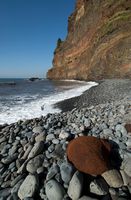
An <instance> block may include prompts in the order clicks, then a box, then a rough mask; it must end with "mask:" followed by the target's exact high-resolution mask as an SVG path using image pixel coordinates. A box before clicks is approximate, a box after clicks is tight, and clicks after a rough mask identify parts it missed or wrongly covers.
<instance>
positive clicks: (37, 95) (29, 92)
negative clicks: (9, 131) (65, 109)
mask: <svg viewBox="0 0 131 200" xmlns="http://www.w3.org/2000/svg"><path fill="white" fill-rule="evenodd" d="M95 85H97V83H95V82H84V81H75V80H72V81H69V80H65V81H50V80H47V79H41V80H36V81H33V82H31V81H29V80H28V79H0V124H5V123H8V124H11V123H13V122H16V121H18V120H26V119H31V118H35V117H40V116H45V115H47V114H48V113H55V112H61V110H60V109H59V108H54V107H53V105H54V104H55V103H57V102H59V101H62V100H65V99H68V98H72V97H75V96H79V95H81V94H82V93H83V92H84V91H86V90H88V89H89V88H91V87H92V86H95Z"/></svg>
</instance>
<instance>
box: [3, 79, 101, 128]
mask: <svg viewBox="0 0 131 200" xmlns="http://www.w3.org/2000/svg"><path fill="white" fill-rule="evenodd" d="M96 85H98V83H96V82H85V84H84V85H81V86H80V85H79V86H77V87H75V88H73V89H70V90H66V91H63V92H59V93H56V94H52V95H50V96H45V97H43V98H41V99H39V100H33V101H31V102H29V103H26V104H24V103H21V105H20V104H19V105H16V106H13V107H12V108H10V109H8V110H6V111H3V112H1V113H0V124H4V123H8V124H11V123H13V122H16V121H18V120H20V119H21V120H25V119H31V118H35V117H40V116H42V115H43V116H45V115H47V114H48V113H58V112H60V111H61V110H60V109H58V108H53V105H54V104H55V103H57V102H59V101H62V100H65V99H69V98H72V97H76V96H80V95H81V94H82V93H83V92H84V91H86V90H88V89H89V88H91V87H93V86H96ZM41 106H44V110H42V109H41Z"/></svg>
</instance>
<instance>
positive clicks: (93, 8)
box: [47, 0, 131, 80]
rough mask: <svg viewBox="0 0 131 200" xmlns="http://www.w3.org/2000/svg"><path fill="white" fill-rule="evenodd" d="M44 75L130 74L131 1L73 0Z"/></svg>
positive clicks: (94, 77) (89, 77)
mask: <svg viewBox="0 0 131 200" xmlns="http://www.w3.org/2000/svg"><path fill="white" fill-rule="evenodd" d="M47 77H48V78H49V79H80V80H97V79H103V78H114V77H115V78H123V77H124V78H129V77H131V0H77V2H76V7H75V11H74V12H73V14H71V16H70V17H69V19H68V35H67V37H66V39H65V41H60V40H59V42H58V44H57V47H56V49H55V52H54V59H53V67H52V69H50V70H49V71H48V73H47Z"/></svg>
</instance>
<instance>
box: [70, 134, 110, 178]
mask: <svg viewBox="0 0 131 200" xmlns="http://www.w3.org/2000/svg"><path fill="white" fill-rule="evenodd" d="M110 151H111V145H110V144H109V143H108V142H106V141H105V140H102V139H98V138H96V137H92V136H81V137H78V138H76V139H74V140H72V141H71V142H70V143H69V145H68V147H67V157H68V159H69V161H71V162H72V163H73V164H74V166H75V167H76V168H77V169H78V170H79V171H81V172H84V173H87V174H91V175H92V174H93V175H100V174H102V173H103V172H105V171H107V170H108V169H109V154H110Z"/></svg>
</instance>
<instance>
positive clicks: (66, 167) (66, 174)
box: [60, 162, 74, 183]
mask: <svg viewBox="0 0 131 200" xmlns="http://www.w3.org/2000/svg"><path fill="white" fill-rule="evenodd" d="M73 171H74V170H73V167H72V165H71V164H70V163H66V162H64V163H62V164H61V166H60V173H61V178H62V180H63V181H64V182H65V183H69V181H70V180H71V178H72V176H73Z"/></svg>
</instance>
